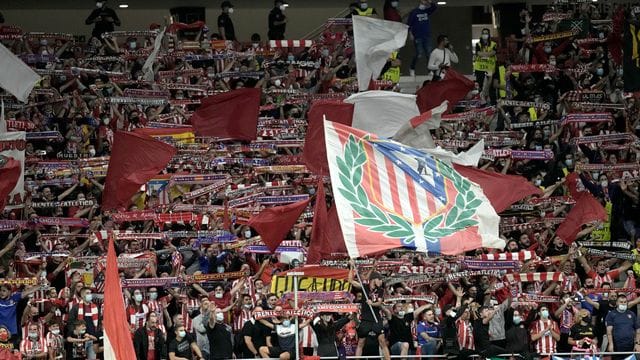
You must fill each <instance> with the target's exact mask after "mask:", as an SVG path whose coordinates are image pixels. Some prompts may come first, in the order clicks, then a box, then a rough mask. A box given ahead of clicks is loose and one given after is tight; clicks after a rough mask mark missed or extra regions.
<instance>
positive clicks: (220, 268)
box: [216, 266, 224, 274]
mask: <svg viewBox="0 0 640 360" xmlns="http://www.w3.org/2000/svg"><path fill="white" fill-rule="evenodd" d="M216 271H217V272H218V274H222V273H223V272H224V266H218V267H217V268H216Z"/></svg>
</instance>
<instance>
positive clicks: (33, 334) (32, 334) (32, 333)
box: [29, 331, 38, 339]
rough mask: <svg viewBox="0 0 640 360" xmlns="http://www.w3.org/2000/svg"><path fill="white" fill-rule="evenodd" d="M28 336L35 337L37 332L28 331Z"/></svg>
mask: <svg viewBox="0 0 640 360" xmlns="http://www.w3.org/2000/svg"><path fill="white" fill-rule="evenodd" d="M29 337H30V338H32V339H37V338H38V333H37V332H31V331H30V332H29Z"/></svg>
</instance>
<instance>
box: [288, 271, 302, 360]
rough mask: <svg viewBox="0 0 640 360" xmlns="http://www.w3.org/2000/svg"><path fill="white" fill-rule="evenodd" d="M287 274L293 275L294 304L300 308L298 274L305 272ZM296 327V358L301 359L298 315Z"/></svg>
mask: <svg viewBox="0 0 640 360" xmlns="http://www.w3.org/2000/svg"><path fill="white" fill-rule="evenodd" d="M287 275H289V276H293V306H294V309H295V310H298V276H304V273H303V272H300V271H298V272H288V273H287ZM295 327H296V332H295V336H296V347H295V349H296V352H295V355H294V360H298V359H299V356H298V354H299V351H300V325H299V324H298V315H296V316H295Z"/></svg>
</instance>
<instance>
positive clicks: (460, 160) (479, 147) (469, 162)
mask: <svg viewBox="0 0 640 360" xmlns="http://www.w3.org/2000/svg"><path fill="white" fill-rule="evenodd" d="M422 151H424V152H426V153H428V154H431V155H433V156H434V157H436V158H438V159H439V160H442V161H445V162H449V163H456V164H459V165H463V166H476V167H477V166H478V161H480V157H481V156H482V154H483V153H484V139H480V141H478V142H477V143H476V144H475V145H473V147H472V148H471V149H469V150H467V151H462V152H460V153H459V154H454V153H452V152H451V151H449V150H445V149H443V148H441V147H439V146H438V147H437V148H433V149H422Z"/></svg>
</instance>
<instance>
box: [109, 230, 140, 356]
mask: <svg viewBox="0 0 640 360" xmlns="http://www.w3.org/2000/svg"><path fill="white" fill-rule="evenodd" d="M105 273H106V274H105V285H104V293H105V294H122V287H121V286H120V276H119V275H118V263H117V260H116V250H115V247H114V246H113V237H109V250H108V251H107V270H106V271H105ZM103 315H104V317H103V327H104V337H105V341H104V343H105V344H104V345H105V346H104V352H105V358H110V357H109V355H112V356H113V357H112V358H114V359H134V358H135V357H136V353H135V351H134V350H133V341H132V339H131V336H123V334H130V333H131V332H130V331H129V326H128V324H127V322H126V321H123V319H126V318H127V315H126V312H125V310H124V299H123V298H122V296H107V297H105V299H104V314H103ZM107 340H108V342H107ZM109 345H111V346H109Z"/></svg>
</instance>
